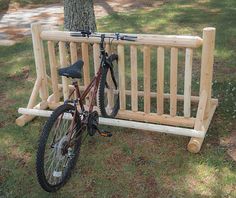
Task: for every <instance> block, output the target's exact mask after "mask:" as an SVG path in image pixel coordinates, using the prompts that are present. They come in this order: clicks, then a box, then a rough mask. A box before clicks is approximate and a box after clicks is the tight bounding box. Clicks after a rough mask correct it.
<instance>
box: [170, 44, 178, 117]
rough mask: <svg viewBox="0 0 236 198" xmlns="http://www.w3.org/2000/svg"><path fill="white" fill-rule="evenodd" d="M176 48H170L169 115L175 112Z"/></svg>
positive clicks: (173, 114) (174, 114)
mask: <svg viewBox="0 0 236 198" xmlns="http://www.w3.org/2000/svg"><path fill="white" fill-rule="evenodd" d="M177 67H178V48H175V47H173V48H171V63H170V115H171V116H176V112H177V74H178V68H177Z"/></svg>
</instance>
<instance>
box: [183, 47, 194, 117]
mask: <svg viewBox="0 0 236 198" xmlns="http://www.w3.org/2000/svg"><path fill="white" fill-rule="evenodd" d="M192 59H193V50H192V49H190V48H187V49H186V52H185V73H184V117H186V118H189V117H190V116H191V85H192Z"/></svg>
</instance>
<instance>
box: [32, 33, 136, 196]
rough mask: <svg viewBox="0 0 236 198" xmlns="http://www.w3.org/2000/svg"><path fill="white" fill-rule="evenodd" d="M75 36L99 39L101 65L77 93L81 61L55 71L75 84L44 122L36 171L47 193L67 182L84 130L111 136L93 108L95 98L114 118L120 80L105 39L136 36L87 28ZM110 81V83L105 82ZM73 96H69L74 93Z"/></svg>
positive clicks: (105, 112)
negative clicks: (100, 126)
mask: <svg viewBox="0 0 236 198" xmlns="http://www.w3.org/2000/svg"><path fill="white" fill-rule="evenodd" d="M71 36H75V37H99V38H100V44H99V48H100V59H101V62H100V67H99V69H98V71H97V73H96V74H95V76H94V77H93V79H92V80H91V82H90V84H89V85H88V86H87V88H86V89H85V90H84V91H83V93H82V94H81V93H80V90H79V86H78V79H81V78H82V68H83V64H84V63H83V61H82V60H78V61H77V62H76V63H74V64H73V65H71V66H69V67H66V68H61V69H59V70H58V73H59V75H60V76H64V77H68V78H71V79H72V84H73V86H74V89H73V91H72V92H71V93H70V96H69V99H68V100H66V101H65V102H64V104H63V105H61V106H59V107H58V108H56V109H55V110H54V112H53V113H52V114H51V116H50V117H49V118H48V120H47V121H46V123H45V125H44V127H43V129H42V132H41V135H40V138H39V144H38V150H37V156H36V173H37V178H38V182H39V184H40V185H41V187H42V188H43V189H44V190H45V191H48V192H55V191H57V190H58V189H60V188H61V187H62V186H64V185H65V184H66V182H67V181H68V179H69V178H70V176H71V172H72V169H73V168H74V166H75V164H76V161H77V159H78V158H79V153H80V147H81V144H82V142H83V141H84V138H82V137H83V136H84V135H83V134H84V133H85V132H86V131H87V134H86V136H85V137H87V136H88V135H90V136H93V135H94V134H95V133H96V132H98V134H100V135H101V136H104V137H111V136H112V133H110V132H107V131H103V130H100V129H99V127H98V125H99V115H98V112H97V111H95V110H94V108H93V107H94V104H95V103H96V99H97V92H98V103H99V104H98V105H99V108H100V112H101V115H102V116H104V117H109V118H114V117H115V116H116V114H117V113H118V110H119V82H118V72H117V70H118V67H117V63H118V55H117V54H111V55H110V56H108V54H107V52H106V51H105V47H104V43H105V39H107V40H108V39H109V43H110V44H111V43H112V41H113V40H114V39H116V40H127V41H135V39H136V37H135V36H127V35H121V34H119V33H116V34H114V35H108V34H96V33H92V32H90V31H80V32H73V33H71ZM108 81H109V83H108ZM110 91H111V92H112V93H113V94H112V96H113V98H112V102H109V97H110V96H109V97H108V93H109V92H110ZM74 94H75V95H76V99H72V96H73V95H74ZM88 94H90V95H91V96H92V97H90V104H89V107H88V109H87V110H86V108H85V106H84V101H85V99H86V97H87V95H88Z"/></svg>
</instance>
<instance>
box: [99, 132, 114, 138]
mask: <svg viewBox="0 0 236 198" xmlns="http://www.w3.org/2000/svg"><path fill="white" fill-rule="evenodd" d="M100 135H101V136H103V137H111V136H112V133H111V132H107V131H103V132H101V131H100Z"/></svg>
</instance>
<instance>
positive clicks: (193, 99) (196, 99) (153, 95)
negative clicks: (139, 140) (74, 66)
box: [58, 84, 218, 105]
mask: <svg viewBox="0 0 236 198" xmlns="http://www.w3.org/2000/svg"><path fill="white" fill-rule="evenodd" d="M58 86H59V88H60V89H62V84H59V85H58ZM69 88H70V89H74V86H73V85H69ZM79 88H80V90H81V91H84V86H80V87H79ZM114 92H115V93H117V91H114ZM125 95H127V96H130V95H131V91H130V90H125ZM138 96H144V91H138ZM150 96H151V98H156V96H157V93H156V92H151V93H150ZM190 98H191V102H194V103H197V102H199V98H200V97H199V96H191V97H190ZM164 99H170V94H169V93H164ZM177 100H181V101H182V100H184V95H180V94H177ZM211 100H212V102H213V104H217V105H218V99H216V98H212V99H211Z"/></svg>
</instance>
